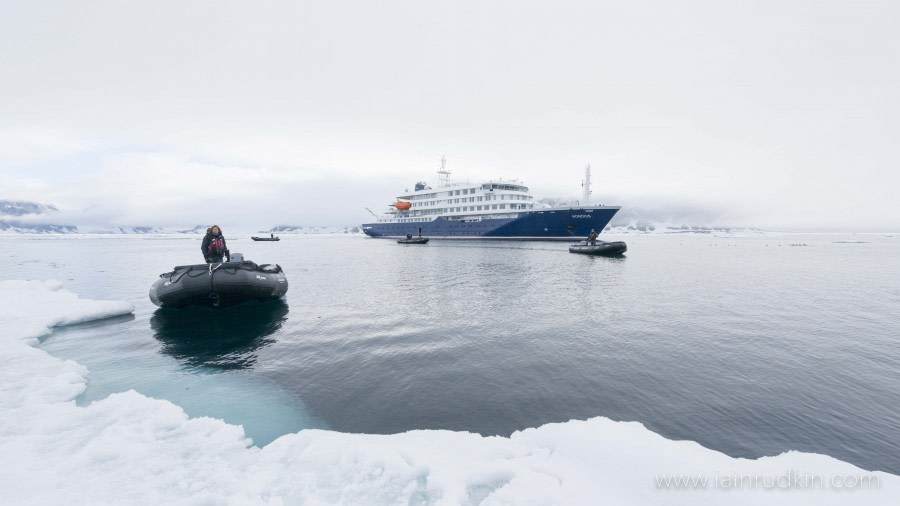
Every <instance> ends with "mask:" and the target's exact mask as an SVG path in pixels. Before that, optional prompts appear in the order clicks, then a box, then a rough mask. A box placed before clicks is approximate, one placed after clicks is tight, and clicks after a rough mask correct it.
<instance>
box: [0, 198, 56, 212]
mask: <svg viewBox="0 0 900 506" xmlns="http://www.w3.org/2000/svg"><path fill="white" fill-rule="evenodd" d="M58 212H59V209H57V208H56V206H53V205H50V204H38V203H37V202H26V201H23V200H0V216H25V215H26V214H52V213H58Z"/></svg>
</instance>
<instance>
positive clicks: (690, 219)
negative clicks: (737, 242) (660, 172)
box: [534, 197, 761, 234]
mask: <svg viewBox="0 0 900 506" xmlns="http://www.w3.org/2000/svg"><path fill="white" fill-rule="evenodd" d="M534 203H535V206H534V207H535V209H539V208H546V209H549V208H552V207H568V206H578V205H580V203H579V202H578V201H577V200H572V199H566V198H559V197H555V198H554V197H548V198H542V199H538V200H535V201H534ZM594 205H597V204H596V203H594ZM616 205H618V204H616ZM721 221H722V220H721V217H720V216H719V214H718V213H716V212H715V211H712V210H709V209H702V208H698V207H692V206H686V205H684V204H676V203H662V202H661V203H658V204H656V205H651V206H640V205H628V204H622V209H620V210H619V212H618V213H616V215H615V216H614V217H613V219H612V221H610V222H609V225H607V226H606V228H605V229H603V230H604V232H607V233H614V234H634V233H640V234H712V233H735V232H740V233H745V232H750V233H753V232H761V231H760V230H758V229H753V228H741V227H730V226H725V225H721V224H719V223H720V222H721Z"/></svg>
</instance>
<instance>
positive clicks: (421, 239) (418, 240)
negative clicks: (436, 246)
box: [397, 237, 428, 244]
mask: <svg viewBox="0 0 900 506" xmlns="http://www.w3.org/2000/svg"><path fill="white" fill-rule="evenodd" d="M397 242H398V243H400V244H425V243H426V242H428V238H427V237H413V238H412V239H397Z"/></svg>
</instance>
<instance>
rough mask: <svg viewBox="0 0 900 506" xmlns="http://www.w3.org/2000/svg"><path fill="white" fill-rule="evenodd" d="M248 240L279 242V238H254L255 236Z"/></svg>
mask: <svg viewBox="0 0 900 506" xmlns="http://www.w3.org/2000/svg"><path fill="white" fill-rule="evenodd" d="M250 238H251V239H253V240H254V241H280V240H281V238H280V237H256V236H252V237H250Z"/></svg>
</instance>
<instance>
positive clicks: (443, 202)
mask: <svg viewBox="0 0 900 506" xmlns="http://www.w3.org/2000/svg"><path fill="white" fill-rule="evenodd" d="M438 180H439V184H438V185H437V188H432V187H430V186H428V185H427V184H426V183H424V182H421V181H420V182H418V183H416V185H415V189H414V191H412V192H408V191H407V192H406V193H404V194H402V195H399V196H398V197H397V199H396V201H395V202H393V203H391V204H390V205H389V206H388V208H387V210H386V211H385V212H384V214H382V215H381V216H377V215H375V217H376V221H375V222H372V223H364V224H363V226H362V230H363V232H364V233H365V234H366V235H368V236H370V237H390V238H398V237H406V236H407V235H413V236H419V235H422V236H427V237H431V238H438V239H512V240H566V241H571V240H573V239H581V238H585V237H587V235H588V234H590V232H591V230H596V231H597V233H598V234H599V233H600V232H602V231H603V229H604V228H605V227H606V225H607V224H608V223H609V222H610V220H612V218H613V216H615V214H616V212H618V211H619V209H620V208H619V207H618V206H602V205H601V206H591V205H580V206H566V207H546V206H545V205H542V204H538V205H537V207H535V203H534V202H533V197H532V196H531V195H530V194H529V193H528V187H527V186H525V185H524V184H523V183H521V182H519V181H515V180H503V179H500V180H490V181H482V182H479V183H477V184H476V183H470V182H466V183H454V182H451V181H450V171H449V170H447V160H446V159H445V158H441V166H440V170H438ZM590 185H591V182H590V166H588V167H587V168H586V169H585V180H584V182H583V183H582V186H583V189H584V197H583V199H582V202H584V203H587V202H588V201H589V197H590ZM370 212H371V211H370ZM372 214H373V215H374V213H372Z"/></svg>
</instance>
